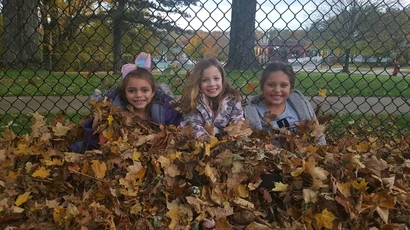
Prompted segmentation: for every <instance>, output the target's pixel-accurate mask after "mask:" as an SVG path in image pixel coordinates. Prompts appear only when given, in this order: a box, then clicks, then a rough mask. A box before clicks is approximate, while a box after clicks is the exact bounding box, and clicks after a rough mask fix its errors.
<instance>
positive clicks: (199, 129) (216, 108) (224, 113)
mask: <svg viewBox="0 0 410 230" xmlns="http://www.w3.org/2000/svg"><path fill="white" fill-rule="evenodd" d="M181 110H182V113H183V114H184V116H183V117H184V120H183V122H181V127H183V128H185V127H188V126H190V125H191V126H192V128H193V129H194V133H193V135H194V136H196V137H209V136H210V135H218V136H220V135H223V129H224V128H225V127H226V126H227V125H228V124H229V123H231V122H235V121H238V120H244V115H243V109H242V104H241V95H240V93H239V92H238V91H237V90H235V89H234V88H232V87H231V86H230V85H229V83H228V81H227V78H226V75H225V71H224V69H223V67H222V64H221V63H220V62H219V61H218V60H217V59H215V58H209V59H204V60H202V61H200V62H199V63H198V64H197V65H196V66H195V68H194V70H193V72H192V74H191V75H190V76H189V78H188V84H187V86H185V88H184V90H183V92H182V98H181ZM207 125H208V126H210V127H212V125H213V130H211V131H209V129H208V131H207V129H205V126H207Z"/></svg>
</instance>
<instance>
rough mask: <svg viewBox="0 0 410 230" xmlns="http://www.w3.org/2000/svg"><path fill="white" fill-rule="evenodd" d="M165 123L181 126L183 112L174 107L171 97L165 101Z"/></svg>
mask: <svg viewBox="0 0 410 230" xmlns="http://www.w3.org/2000/svg"><path fill="white" fill-rule="evenodd" d="M164 113H165V125H175V126H177V127H178V126H179V124H180V123H181V121H182V114H181V113H180V112H179V111H177V110H176V109H174V107H173V106H172V104H171V98H170V99H169V100H167V101H166V102H165V103H164Z"/></svg>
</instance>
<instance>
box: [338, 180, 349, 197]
mask: <svg viewBox="0 0 410 230" xmlns="http://www.w3.org/2000/svg"><path fill="white" fill-rule="evenodd" d="M351 185H352V182H346V183H340V182H337V183H336V186H337V189H338V190H339V191H340V193H342V194H343V196H345V197H350V196H351V193H350V188H351Z"/></svg>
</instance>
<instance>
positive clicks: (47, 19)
mask: <svg viewBox="0 0 410 230" xmlns="http://www.w3.org/2000/svg"><path fill="white" fill-rule="evenodd" d="M40 13H41V25H42V27H43V39H42V51H43V68H45V69H46V70H49V71H52V70H53V69H54V66H55V62H56V61H55V59H53V49H54V47H55V43H56V42H57V39H58V38H57V33H58V32H56V31H58V30H59V26H58V21H57V18H58V10H57V6H56V5H55V3H52V2H49V3H48V4H44V6H43V7H40Z"/></svg>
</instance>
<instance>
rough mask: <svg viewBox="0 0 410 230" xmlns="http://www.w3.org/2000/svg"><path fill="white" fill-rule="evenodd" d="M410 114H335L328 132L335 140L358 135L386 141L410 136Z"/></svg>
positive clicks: (327, 128)
mask: <svg viewBox="0 0 410 230" xmlns="http://www.w3.org/2000/svg"><path fill="white" fill-rule="evenodd" d="M409 122H410V114H403V115H388V114H377V115H366V114H341V115H338V114H333V118H332V119H331V120H330V121H329V124H327V127H326V130H327V132H328V133H329V134H331V136H332V138H334V140H337V139H340V138H343V137H344V136H346V135H351V132H354V133H357V135H358V136H359V137H361V138H366V136H378V137H379V138H382V139H384V140H390V139H392V138H394V137H401V136H409V135H410V126H409V125H408V124H409Z"/></svg>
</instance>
